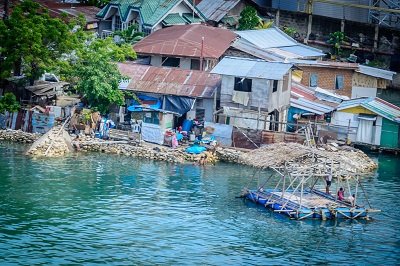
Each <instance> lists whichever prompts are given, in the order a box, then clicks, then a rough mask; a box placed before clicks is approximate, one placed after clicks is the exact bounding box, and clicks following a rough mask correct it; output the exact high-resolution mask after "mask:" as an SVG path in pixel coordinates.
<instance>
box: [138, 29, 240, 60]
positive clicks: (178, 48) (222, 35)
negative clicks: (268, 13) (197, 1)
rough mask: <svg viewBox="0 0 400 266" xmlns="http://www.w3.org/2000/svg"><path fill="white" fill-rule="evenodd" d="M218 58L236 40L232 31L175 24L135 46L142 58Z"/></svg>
mask: <svg viewBox="0 0 400 266" xmlns="http://www.w3.org/2000/svg"><path fill="white" fill-rule="evenodd" d="M202 37H204V49H203V57H204V58H215V59H218V58H220V57H221V56H222V54H223V53H224V52H225V51H226V50H227V49H228V48H229V47H230V44H231V42H232V41H233V40H234V39H235V38H236V37H237V35H236V34H235V33H233V32H232V31H229V30H226V29H221V28H216V27H209V26H205V25H176V26H172V27H168V28H164V29H161V30H158V31H156V32H154V33H152V34H150V35H149V36H147V37H146V38H144V39H142V40H141V41H139V42H137V43H136V44H135V45H133V49H134V50H135V51H136V53H137V54H139V55H141V54H142V55H173V56H177V57H179V56H182V57H192V58H200V56H201V49H202V48H201V47H202Z"/></svg>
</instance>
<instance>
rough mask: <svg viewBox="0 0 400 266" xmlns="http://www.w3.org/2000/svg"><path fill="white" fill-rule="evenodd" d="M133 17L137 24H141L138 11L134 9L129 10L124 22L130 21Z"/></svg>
mask: <svg viewBox="0 0 400 266" xmlns="http://www.w3.org/2000/svg"><path fill="white" fill-rule="evenodd" d="M133 19H134V20H136V21H137V22H139V24H141V19H140V16H139V12H138V11H136V10H131V11H130V12H129V16H128V18H127V20H126V22H128V21H131V20H133Z"/></svg>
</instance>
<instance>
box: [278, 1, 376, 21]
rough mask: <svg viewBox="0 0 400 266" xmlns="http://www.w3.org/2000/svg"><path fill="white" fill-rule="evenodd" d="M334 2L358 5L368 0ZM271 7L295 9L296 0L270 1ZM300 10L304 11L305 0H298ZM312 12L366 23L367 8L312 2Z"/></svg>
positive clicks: (367, 3)
mask: <svg viewBox="0 0 400 266" xmlns="http://www.w3.org/2000/svg"><path fill="white" fill-rule="evenodd" d="M335 2H345V3H352V4H358V5H365V6H368V5H369V0H335ZM272 7H273V8H279V9H281V10H287V11H295V12H296V11H297V8H298V1H293V0H279V1H272ZM299 7H300V11H306V10H307V9H306V8H307V1H306V0H300V6H299ZM313 14H314V15H319V16H325V17H331V18H337V19H346V20H351V21H357V22H362V23H368V16H369V13H368V9H362V8H355V7H348V6H340V5H332V4H327V3H319V2H314V7H313Z"/></svg>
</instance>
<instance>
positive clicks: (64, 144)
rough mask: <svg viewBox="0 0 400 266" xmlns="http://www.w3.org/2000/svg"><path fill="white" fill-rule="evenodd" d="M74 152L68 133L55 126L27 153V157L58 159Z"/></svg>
mask: <svg viewBox="0 0 400 266" xmlns="http://www.w3.org/2000/svg"><path fill="white" fill-rule="evenodd" d="M72 150H73V149H72V145H71V138H70V136H69V134H68V132H67V131H66V130H65V129H64V128H62V126H55V127H53V128H52V129H51V130H49V131H48V132H46V134H44V135H42V136H41V137H40V138H38V139H37V140H36V141H35V142H34V143H33V144H32V146H31V148H30V149H29V150H28V151H27V152H26V155H31V156H49V157H58V156H63V155H65V154H66V153H69V152H71V151H72Z"/></svg>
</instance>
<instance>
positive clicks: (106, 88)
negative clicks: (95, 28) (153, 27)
mask: <svg viewBox="0 0 400 266" xmlns="http://www.w3.org/2000/svg"><path fill="white" fill-rule="evenodd" d="M77 54H78V56H77V57H76V58H72V60H71V58H70V65H68V66H67V67H69V68H68V72H69V73H68V74H67V75H68V76H69V77H70V80H71V81H72V82H73V83H74V85H75V88H76V89H77V91H79V92H80V93H82V94H83V95H85V97H86V98H87V100H88V101H89V104H90V105H91V106H92V107H96V108H97V109H98V110H99V111H100V112H101V113H107V112H108V110H109V106H110V104H112V103H114V104H117V105H124V101H125V96H124V93H123V92H122V91H120V90H119V84H120V82H121V81H122V80H124V79H127V77H124V76H123V75H122V74H121V73H120V71H119V70H118V66H117V64H116V63H115V62H123V61H125V60H126V59H127V58H130V59H136V53H135V51H134V50H133V49H132V46H131V45H128V44H122V45H120V46H118V45H116V44H114V43H113V42H112V39H111V38H107V39H96V38H88V39H87V40H85V41H84V42H82V45H81V47H80V48H79V49H77Z"/></svg>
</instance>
